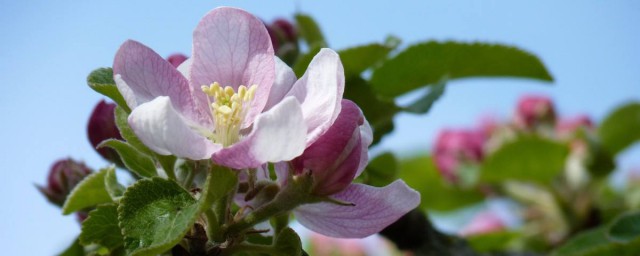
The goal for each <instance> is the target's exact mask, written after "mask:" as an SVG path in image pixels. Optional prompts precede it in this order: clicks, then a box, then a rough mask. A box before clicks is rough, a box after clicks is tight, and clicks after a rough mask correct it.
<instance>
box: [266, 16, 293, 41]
mask: <svg viewBox="0 0 640 256" xmlns="http://www.w3.org/2000/svg"><path fill="white" fill-rule="evenodd" d="M270 27H271V28H273V29H274V30H275V31H276V32H277V33H280V35H281V37H282V38H283V39H284V40H287V41H296V40H298V33H297V32H296V28H295V27H294V26H293V24H291V22H289V21H288V20H286V19H283V18H279V19H276V20H274V21H273V22H271V26H270Z"/></svg>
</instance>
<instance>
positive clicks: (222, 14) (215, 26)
mask: <svg viewBox="0 0 640 256" xmlns="http://www.w3.org/2000/svg"><path fill="white" fill-rule="evenodd" d="M193 46H194V48H193V53H192V56H193V57H192V58H191V59H189V60H187V61H186V62H184V63H183V64H182V65H180V66H179V67H178V68H177V69H176V68H174V67H173V66H172V65H171V64H170V63H168V62H167V61H165V60H164V59H162V58H161V57H160V56H158V54H156V53H155V52H153V51H152V50H151V49H149V48H147V47H146V46H144V45H142V44H140V43H138V42H135V41H127V42H125V43H124V44H123V45H122V46H121V47H120V50H119V51H118V53H117V54H116V58H115V61H114V64H113V70H114V79H115V81H116V84H117V86H118V89H119V90H120V92H121V93H122V95H123V96H124V98H125V100H126V101H127V104H128V105H129V107H131V109H133V111H132V112H131V114H130V116H129V124H130V126H131V127H132V129H133V130H134V132H135V133H136V135H137V136H138V137H139V138H140V140H141V141H142V142H143V143H145V145H147V146H148V147H149V148H150V149H152V150H154V151H155V152H157V153H158V154H162V155H169V154H172V155H176V156H178V157H183V158H188V159H194V160H198V159H207V158H210V157H211V158H212V159H213V160H214V161H215V162H217V163H218V164H221V165H225V166H228V167H231V168H235V169H243V168H254V167H258V166H260V165H261V164H263V163H266V162H279V161H288V160H291V159H293V158H295V157H296V156H298V155H300V154H301V153H302V151H303V150H304V148H305V147H306V146H307V145H310V144H311V143H313V142H314V141H315V140H317V139H318V137H319V136H320V135H321V134H323V133H324V132H325V131H326V130H327V129H328V128H329V126H330V125H331V123H332V122H333V121H334V120H335V119H336V117H337V115H338V113H340V108H341V105H340V100H341V99H342V91H343V89H344V74H343V73H342V72H343V71H342V64H341V63H340V58H339V57H338V55H337V54H336V53H335V52H333V51H332V50H329V49H323V50H321V51H320V53H318V54H317V55H316V57H315V58H314V59H313V60H312V61H311V63H310V64H309V68H308V70H307V72H306V73H305V75H304V76H303V77H302V78H300V79H299V80H297V81H296V76H295V74H294V73H293V71H292V70H291V69H290V68H289V67H287V66H286V64H284V63H283V62H282V61H280V60H279V59H278V58H276V57H275V56H274V52H273V47H272V45H271V41H270V38H269V35H268V33H267V31H266V29H265V27H264V24H263V23H262V22H261V21H260V20H259V19H257V18H256V17H254V16H252V15H251V14H249V13H247V12H245V11H243V10H239V9H235V8H229V7H221V8H216V9H214V10H212V11H211V12H209V13H208V14H207V15H205V17H204V18H203V19H202V20H201V21H200V23H199V24H198V26H197V27H196V29H195V31H194V33H193Z"/></svg>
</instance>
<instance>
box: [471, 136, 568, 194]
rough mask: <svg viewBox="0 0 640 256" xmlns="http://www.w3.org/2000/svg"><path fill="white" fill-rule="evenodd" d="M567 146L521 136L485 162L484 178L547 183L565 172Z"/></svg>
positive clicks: (482, 177)
mask: <svg viewBox="0 0 640 256" xmlns="http://www.w3.org/2000/svg"><path fill="white" fill-rule="evenodd" d="M568 152H569V150H568V148H567V146H566V145H563V144H560V143H557V142H554V141H551V140H547V139H543V138H538V137H520V138H517V139H516V140H514V141H511V142H508V143H506V144H505V145H502V147H500V148H499V149H498V150H497V151H496V152H494V153H493V154H491V155H490V156H489V157H488V158H487V159H486V160H485V162H484V163H483V165H482V168H481V171H480V179H481V180H483V181H486V182H501V181H505V180H519V181H533V182H540V183H543V184H547V183H548V182H551V180H552V179H553V178H555V177H556V176H557V175H559V174H560V173H562V170H563V168H564V164H565V160H566V158H567V154H568Z"/></svg>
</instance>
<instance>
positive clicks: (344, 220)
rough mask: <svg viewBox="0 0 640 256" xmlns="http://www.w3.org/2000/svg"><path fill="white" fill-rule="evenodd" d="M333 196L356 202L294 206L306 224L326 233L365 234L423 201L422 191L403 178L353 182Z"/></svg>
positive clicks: (347, 236) (384, 224)
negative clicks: (380, 183) (376, 182)
mask: <svg viewBox="0 0 640 256" xmlns="http://www.w3.org/2000/svg"><path fill="white" fill-rule="evenodd" d="M333 197H334V198H336V199H339V200H342V201H346V202H352V203H354V204H355V206H342V205H337V204H333V203H316V204H308V205H303V206H300V207H298V208H297V209H296V210H294V213H295V215H296V218H297V219H298V221H299V222H300V223H301V224H302V225H303V226H305V227H307V228H309V229H311V230H313V231H315V232H318V233H320V234H323V235H327V236H331V237H338V238H363V237H367V236H369V235H372V234H375V233H378V232H380V230H382V229H384V228H385V227H386V226H388V225H390V224H391V223H393V222H395V221H396V220H398V219H399V218H400V217H402V215H404V214H406V213H407V212H409V211H410V210H412V209H414V208H415V207H417V206H418V204H420V194H418V192H416V191H415V190H413V189H411V188H409V187H408V186H407V184H405V183H404V181H401V180H396V181H394V182H393V183H391V184H389V185H387V186H386V187H382V188H376V187H371V186H367V185H363V184H351V185H350V186H349V187H347V188H346V189H345V190H344V191H342V192H340V193H339V194H336V195H334V196H333Z"/></svg>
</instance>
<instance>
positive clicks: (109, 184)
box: [104, 168, 125, 201]
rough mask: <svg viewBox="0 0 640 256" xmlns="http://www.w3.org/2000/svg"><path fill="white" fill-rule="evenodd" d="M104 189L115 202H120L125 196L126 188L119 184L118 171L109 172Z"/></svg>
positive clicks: (111, 170)
mask: <svg viewBox="0 0 640 256" xmlns="http://www.w3.org/2000/svg"><path fill="white" fill-rule="evenodd" d="M104 187H105V189H106V190H107V193H109V196H111V199H113V201H116V200H118V199H119V198H120V197H121V196H122V194H124V190H125V187H124V186H122V185H120V183H118V177H117V176H116V170H115V169H113V168H111V169H108V170H107V174H105V177H104Z"/></svg>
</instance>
